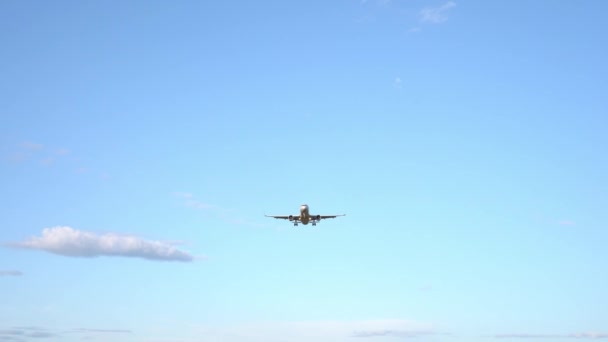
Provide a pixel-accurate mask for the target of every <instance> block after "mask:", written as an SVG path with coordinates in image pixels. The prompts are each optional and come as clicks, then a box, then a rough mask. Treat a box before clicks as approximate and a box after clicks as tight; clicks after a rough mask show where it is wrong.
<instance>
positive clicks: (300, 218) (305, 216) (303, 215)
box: [264, 204, 346, 226]
mask: <svg viewBox="0 0 608 342" xmlns="http://www.w3.org/2000/svg"><path fill="white" fill-rule="evenodd" d="M264 216H266V217H274V218H276V219H283V220H289V221H292V222H293V225H294V226H297V225H298V222H302V224H304V225H306V224H308V222H310V223H312V225H313V226H316V225H317V222H319V221H321V220H323V219H328V218H336V217H338V216H346V214H342V215H310V214H309V212H308V205H307V204H302V205H301V206H300V215H297V216H296V215H285V216H283V215H278V216H273V215H264Z"/></svg>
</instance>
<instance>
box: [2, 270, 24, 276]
mask: <svg viewBox="0 0 608 342" xmlns="http://www.w3.org/2000/svg"><path fill="white" fill-rule="evenodd" d="M22 275H23V272H21V271H15V270H9V271H3V270H0V277H20V276H22Z"/></svg>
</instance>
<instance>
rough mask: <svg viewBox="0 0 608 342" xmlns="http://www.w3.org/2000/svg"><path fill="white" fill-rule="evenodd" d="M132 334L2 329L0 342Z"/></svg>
mask: <svg viewBox="0 0 608 342" xmlns="http://www.w3.org/2000/svg"><path fill="white" fill-rule="evenodd" d="M117 333H118V334H130V333H131V330H124V329H83V328H79V329H72V330H63V331H61V330H56V329H47V328H40V327H12V328H8V329H0V341H19V342H21V341H31V340H32V339H41V338H61V337H62V336H65V335H66V334H81V335H83V336H82V337H81V339H85V338H86V337H87V336H88V337H94V336H101V335H106V334H117Z"/></svg>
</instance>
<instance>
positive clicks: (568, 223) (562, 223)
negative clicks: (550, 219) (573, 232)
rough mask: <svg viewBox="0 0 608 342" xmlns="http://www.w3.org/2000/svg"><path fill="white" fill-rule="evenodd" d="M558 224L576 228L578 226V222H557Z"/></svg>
mask: <svg viewBox="0 0 608 342" xmlns="http://www.w3.org/2000/svg"><path fill="white" fill-rule="evenodd" d="M557 224H559V225H560V226H574V225H576V222H574V221H570V220H560V221H557Z"/></svg>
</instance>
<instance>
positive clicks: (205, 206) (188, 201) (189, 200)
mask: <svg viewBox="0 0 608 342" xmlns="http://www.w3.org/2000/svg"><path fill="white" fill-rule="evenodd" d="M173 195H174V196H175V197H177V198H179V199H181V200H182V201H183V204H184V205H185V206H186V207H189V208H193V209H198V210H211V209H214V210H219V209H221V208H220V207H218V206H216V205H213V204H209V203H206V202H202V201H199V200H197V199H195V198H194V195H193V194H191V193H189V192H179V191H176V192H174V193H173Z"/></svg>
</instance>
